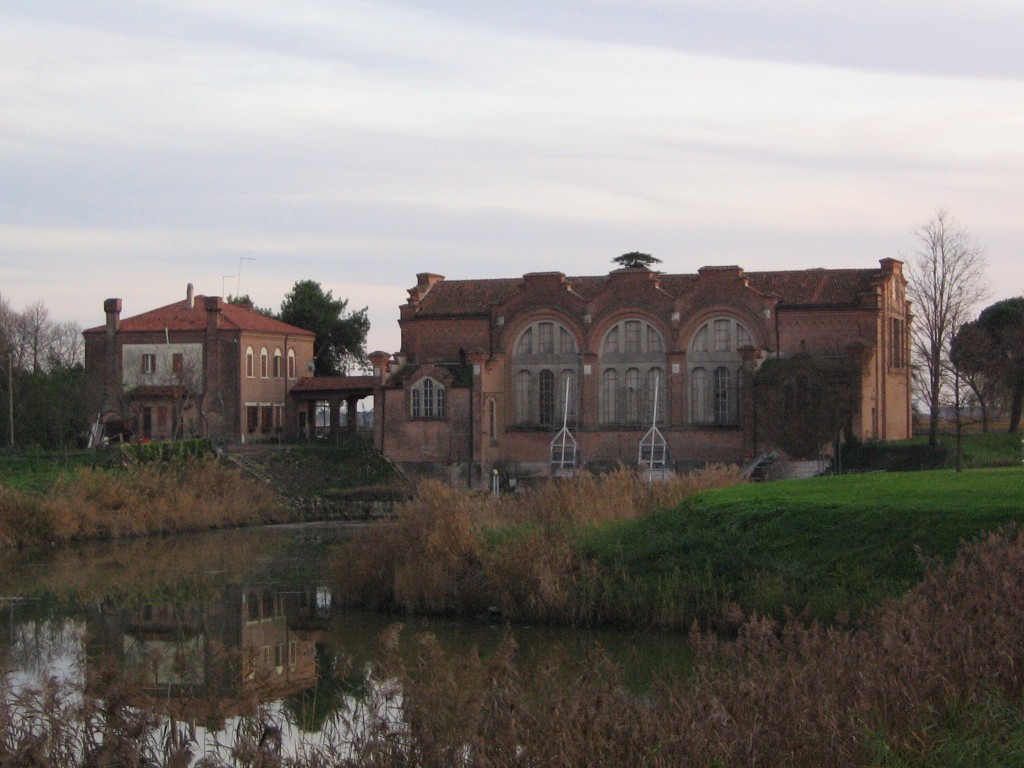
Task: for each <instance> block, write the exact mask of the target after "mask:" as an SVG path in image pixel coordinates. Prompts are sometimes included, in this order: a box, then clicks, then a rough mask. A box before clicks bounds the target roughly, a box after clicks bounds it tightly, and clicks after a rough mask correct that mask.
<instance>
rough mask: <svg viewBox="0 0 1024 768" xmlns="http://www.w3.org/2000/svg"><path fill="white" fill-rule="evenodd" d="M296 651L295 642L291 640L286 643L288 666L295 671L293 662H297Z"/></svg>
mask: <svg viewBox="0 0 1024 768" xmlns="http://www.w3.org/2000/svg"><path fill="white" fill-rule="evenodd" d="M297 651H298V649H297V648H296V642H295V641H294V640H292V641H291V642H289V643H288V666H289V667H291V668H292V669H295V662H297V661H298V655H299V654H298V653H297Z"/></svg>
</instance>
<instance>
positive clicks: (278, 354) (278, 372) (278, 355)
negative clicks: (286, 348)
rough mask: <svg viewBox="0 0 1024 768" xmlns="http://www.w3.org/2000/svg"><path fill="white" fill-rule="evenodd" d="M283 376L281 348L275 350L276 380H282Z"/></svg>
mask: <svg viewBox="0 0 1024 768" xmlns="http://www.w3.org/2000/svg"><path fill="white" fill-rule="evenodd" d="M281 376H282V372H281V348H280V347H277V348H276V349H275V350H274V378H275V379H280V378H281Z"/></svg>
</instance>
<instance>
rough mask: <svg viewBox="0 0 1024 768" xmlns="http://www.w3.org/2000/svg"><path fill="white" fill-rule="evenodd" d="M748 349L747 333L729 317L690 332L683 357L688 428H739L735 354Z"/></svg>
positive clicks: (739, 367)
mask: <svg viewBox="0 0 1024 768" xmlns="http://www.w3.org/2000/svg"><path fill="white" fill-rule="evenodd" d="M750 346H753V337H752V336H751V334H750V331H749V330H747V328H746V327H745V326H744V325H743V324H741V323H740V322H739V321H738V320H735V319H733V318H731V317H716V318H712V319H711V320H708V322H706V323H704V324H703V325H702V326H701V327H700V328H698V329H697V330H696V331H695V332H694V334H693V338H692V340H691V341H690V354H689V355H688V356H687V363H688V364H689V375H690V422H691V423H692V424H715V425H719V426H734V425H736V424H739V414H740V386H739V383H740V381H741V378H740V374H741V371H742V367H743V359H742V357H741V356H740V352H739V350H741V349H743V348H744V347H750Z"/></svg>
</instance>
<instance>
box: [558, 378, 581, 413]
mask: <svg viewBox="0 0 1024 768" xmlns="http://www.w3.org/2000/svg"><path fill="white" fill-rule="evenodd" d="M566 398H568V401H567V400H566ZM578 401H579V398H578V396H577V394H576V371H574V370H573V369H572V368H566V369H565V370H563V371H562V374H561V376H560V378H559V381H558V413H557V414H555V417H556V418H558V417H561V418H563V419H564V420H565V422H566V423H568V424H575V423H576V403H577V402H578ZM567 402H568V408H566V403H567Z"/></svg>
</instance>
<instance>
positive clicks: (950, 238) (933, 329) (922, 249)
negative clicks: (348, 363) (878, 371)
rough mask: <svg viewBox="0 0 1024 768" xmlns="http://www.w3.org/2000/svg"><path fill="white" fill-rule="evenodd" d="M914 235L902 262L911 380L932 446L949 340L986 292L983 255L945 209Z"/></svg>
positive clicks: (947, 371)
mask: <svg viewBox="0 0 1024 768" xmlns="http://www.w3.org/2000/svg"><path fill="white" fill-rule="evenodd" d="M914 234H915V235H916V236H917V247H916V248H915V249H914V251H913V252H912V253H911V254H910V255H909V257H906V258H905V261H906V263H907V280H908V289H907V295H908V296H909V297H910V299H911V301H913V309H914V323H913V325H912V334H913V353H914V357H915V362H916V366H915V374H914V382H915V388H916V390H917V392H918V394H919V395H920V396H921V398H922V399H923V400H924V402H925V403H926V404H927V406H928V443H929V444H930V445H935V444H937V443H938V436H939V410H940V407H941V405H942V397H943V393H944V390H945V387H946V384H947V376H948V373H949V365H948V359H949V344H950V341H951V340H952V337H953V334H955V333H956V332H957V330H959V328H960V326H961V325H963V324H964V323H965V322H967V321H968V320H969V319H970V317H971V315H972V310H973V308H974V306H975V305H976V304H978V303H979V302H980V301H982V300H983V299H984V298H985V296H986V295H987V293H988V289H987V287H986V285H985V282H984V279H985V254H984V251H983V250H982V248H981V247H980V246H979V245H978V244H977V243H976V242H975V241H974V239H973V238H972V237H971V235H970V233H969V232H968V231H967V230H966V229H965V228H964V227H962V226H961V225H960V223H959V222H958V221H957V220H956V219H955V218H954V217H953V215H952V214H950V213H949V212H948V211H945V210H941V209H940V210H938V211H936V213H935V214H934V215H933V216H932V218H931V219H929V220H928V221H927V222H926V223H924V224H922V225H921V226H919V227H918V228H917V229H916V230H915V231H914Z"/></svg>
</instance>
